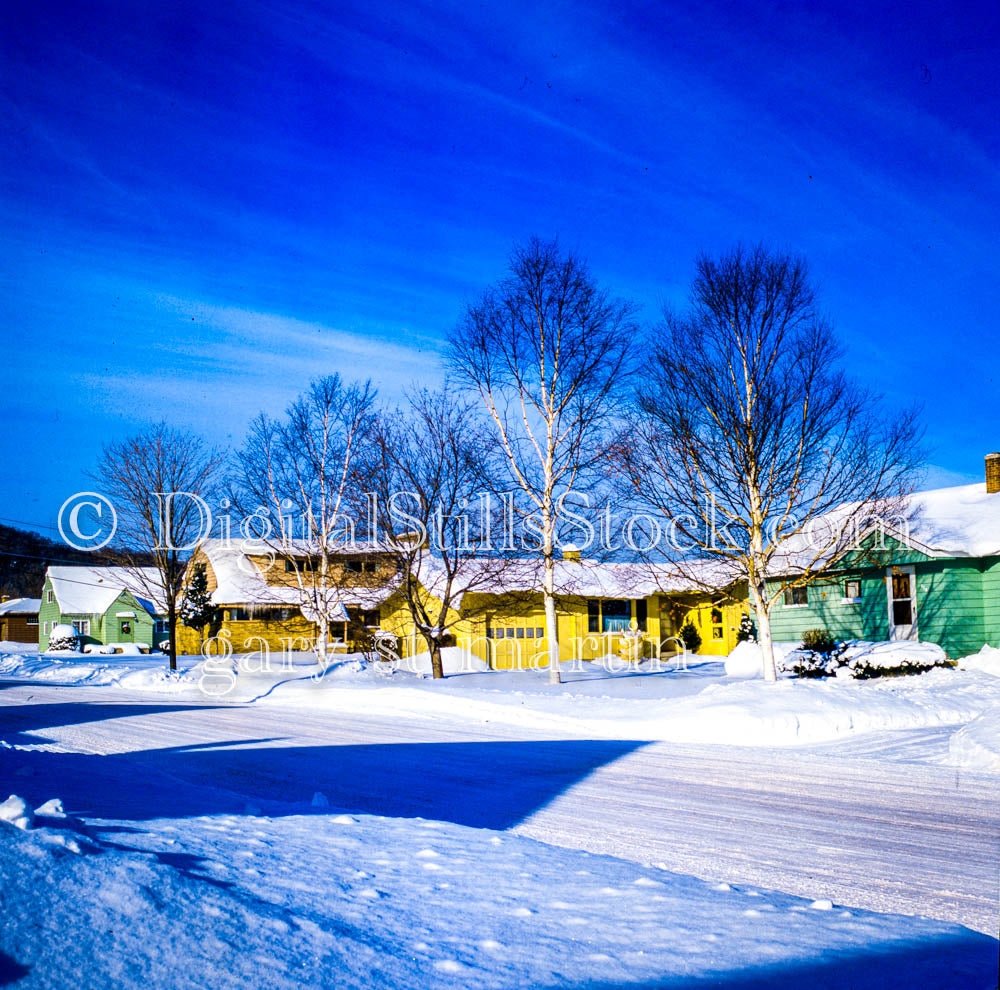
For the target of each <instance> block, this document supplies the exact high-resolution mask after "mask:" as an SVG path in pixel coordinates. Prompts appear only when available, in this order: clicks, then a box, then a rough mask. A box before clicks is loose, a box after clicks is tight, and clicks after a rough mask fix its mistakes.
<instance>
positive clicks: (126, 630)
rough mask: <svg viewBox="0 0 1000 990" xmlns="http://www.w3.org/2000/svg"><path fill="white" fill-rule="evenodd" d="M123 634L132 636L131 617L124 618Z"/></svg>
mask: <svg viewBox="0 0 1000 990" xmlns="http://www.w3.org/2000/svg"><path fill="white" fill-rule="evenodd" d="M121 634H122V635H123V636H131V635H132V620H131V619H122V624H121Z"/></svg>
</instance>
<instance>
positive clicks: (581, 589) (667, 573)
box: [200, 540, 730, 608]
mask: <svg viewBox="0 0 1000 990" xmlns="http://www.w3.org/2000/svg"><path fill="white" fill-rule="evenodd" d="M200 549H201V551H202V552H203V553H204V554H205V556H206V557H207V558H208V561H209V563H210V564H211V566H212V570H213V571H214V572H215V579H216V582H217V587H216V590H215V591H214V592H213V593H212V601H213V602H215V604H216V605H245V604H251V605H269V604H274V605H298V604H299V602H300V600H301V592H300V591H299V589H298V588H297V587H296V586H294V585H284V584H277V583H275V584H269V583H268V581H267V575H266V574H265V573H264V572H262V571H261V570H260V568H258V567H257V565H256V564H255V563H254V562H253V560H251V559H250V556H249V555H248V554H247V553H246V552H244V550H243V548H242V547H241V546H240V543H239V542H238V541H231V542H227V541H225V540H206V541H205V542H203V543H202V544H201V545H200ZM262 552H263V551H262ZM685 572H686V573H685ZM685 572H680V571H678V569H677V568H675V567H671V566H670V565H667V564H646V563H642V562H639V561H634V562H620V561H618V562H604V561H597V560H587V559H586V558H584V559H583V560H559V561H556V584H555V586H556V593H557V594H560V595H574V596H579V597H581V598H646V597H647V596H649V595H655V594H657V593H661V592H682V591H695V590H698V589H699V588H702V587H706V586H707V587H712V586H714V585H720V586H722V585H726V584H728V583H730V582H729V580H727V579H725V578H723V577H722V576H721V575H719V574H715V573H714V571H713V570H712V565H711V564H710V563H708V562H704V563H701V564H699V565H691V564H690V563H688V564H686V565H685ZM417 577H418V579H419V580H420V583H421V584H422V585H423V586H424V588H426V589H427V591H428V592H430V593H431V594H433V595H437V596H439V597H440V595H441V594H442V593H443V591H444V587H445V582H446V575H445V572H444V568H443V567H442V565H441V563H440V561H439V560H438V559H437V558H435V557H433V556H431V555H424V556H423V558H422V560H421V561H420V566H419V569H418V573H417ZM698 578H700V580H698ZM397 587H398V581H397V580H390V581H387V582H386V583H385V584H383V585H380V586H378V587H359V586H351V587H344V588H340V589H337V594H338V596H339V598H340V600H341V602H342V603H343V604H344V605H345V606H350V607H358V608H375V607H377V606H378V605H379V604H381V603H382V602H384V601H385V600H386V599H387V598H388V597H389V596H390V595H392V594H393V592H395V591H396V589H397ZM541 588H542V562H541V561H540V560H539V559H536V558H522V559H517V560H508V561H498V560H496V559H493V558H483V559H481V560H474V561H466V562H465V563H464V564H463V565H462V567H461V570H460V572H459V574H458V576H457V578H456V581H455V585H454V589H453V590H454V593H455V598H456V602H455V604H456V605H460V604H461V599H462V597H463V596H464V594H466V593H468V592H482V593H485V594H505V593H518V592H520V593H529V592H539V591H541Z"/></svg>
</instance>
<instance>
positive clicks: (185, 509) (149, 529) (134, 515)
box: [94, 423, 224, 670]
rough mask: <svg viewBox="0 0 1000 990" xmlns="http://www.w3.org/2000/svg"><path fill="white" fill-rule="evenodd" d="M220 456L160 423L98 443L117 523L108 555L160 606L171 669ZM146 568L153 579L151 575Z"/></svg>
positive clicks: (98, 475)
mask: <svg viewBox="0 0 1000 990" xmlns="http://www.w3.org/2000/svg"><path fill="white" fill-rule="evenodd" d="M223 460H224V459H223V455H222V454H221V453H220V452H219V451H217V450H214V449H212V448H210V447H209V446H208V445H207V444H206V443H205V441H204V440H203V439H202V438H201V437H199V436H197V435H195V434H193V433H189V432H186V431H184V430H179V429H175V428H173V427H171V426H168V425H167V424H166V423H158V424H157V425H156V426H153V427H151V428H150V429H149V430H147V431H146V432H144V433H139V434H137V435H136V436H133V437H130V438H128V439H126V440H121V441H116V442H114V443H110V444H108V445H107V446H105V447H104V451H103V455H102V459H101V467H100V470H99V471H97V472H95V473H94V478H95V481H97V482H98V483H99V484H101V485H102V486H103V488H104V490H105V491H106V492H107V494H108V496H109V497H110V499H111V501H112V502H113V503H114V506H115V510H116V512H117V514H118V527H117V530H116V536H115V541H114V544H113V545H112V546H111V547H109V549H108V551H107V555H108V556H109V557H110V559H111V560H112V561H113V562H114V563H115V564H117V565H118V566H120V567H124V568H125V569H126V570H127V571H128V572H129V573H130V574H131V575H132V576H133V578H134V580H135V583H136V585H137V586H138V587H140V588H142V589H143V590H145V592H146V594H147V595H148V597H149V598H150V599H151V600H152V601H154V602H162V603H163V605H164V606H165V608H166V611H167V634H168V639H169V646H168V654H169V657H170V669H171V670H176V669H177V618H178V608H179V603H180V600H181V598H182V597H183V590H184V574H185V571H186V569H187V554H188V552H189V551H190V550H192V549H193V548H194V546H195V544H196V543H197V542H198V540H199V539H201V538H203V537H204V536H205V535H207V530H208V527H209V525H210V520H211V517H210V515H209V514H208V513H209V512H210V511H211V510H210V509H209V508H208V503H207V502H206V501H205V500H206V499H207V498H208V497H209V496H210V495H211V494H212V492H213V491H214V489H215V486H216V485H217V483H218V481H219V472H220V470H221V468H222V465H223ZM150 565H152V566H153V567H154V568H155V574H156V576H155V578H152V579H150V578H149V576H148V574H149V569H150Z"/></svg>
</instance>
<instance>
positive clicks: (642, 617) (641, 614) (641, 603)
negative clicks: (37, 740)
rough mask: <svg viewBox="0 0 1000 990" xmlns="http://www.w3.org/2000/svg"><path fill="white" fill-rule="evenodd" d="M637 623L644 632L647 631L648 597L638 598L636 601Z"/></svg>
mask: <svg viewBox="0 0 1000 990" xmlns="http://www.w3.org/2000/svg"><path fill="white" fill-rule="evenodd" d="M635 624H636V625H637V626H638V627H639V629H640V630H641V631H642V632H645V631H646V599H645V598H637V599H636V601H635Z"/></svg>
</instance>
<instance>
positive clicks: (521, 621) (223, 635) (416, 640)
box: [178, 552, 746, 669]
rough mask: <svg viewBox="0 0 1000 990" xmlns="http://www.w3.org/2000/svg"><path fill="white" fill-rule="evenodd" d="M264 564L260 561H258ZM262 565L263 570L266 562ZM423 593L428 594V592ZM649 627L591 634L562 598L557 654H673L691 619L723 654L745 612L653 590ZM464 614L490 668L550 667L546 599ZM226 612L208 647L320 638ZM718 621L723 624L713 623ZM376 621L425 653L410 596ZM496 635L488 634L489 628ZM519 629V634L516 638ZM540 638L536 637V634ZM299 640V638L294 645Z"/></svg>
mask: <svg viewBox="0 0 1000 990" xmlns="http://www.w3.org/2000/svg"><path fill="white" fill-rule="evenodd" d="M195 563H205V564H206V565H207V566H206V571H207V578H208V587H209V590H215V588H216V587H217V583H216V578H215V574H214V572H213V570H212V566H211V563H210V562H209V561H208V560H207V559H206V558H205V557H204V555H202V554H201V553H200V552H198V553H196V554H195V555H194V557H193V558H192V564H195ZM255 563H257V564H258V566H261V565H264V564H266V561H264V560H263V559H262V560H260V561H255ZM261 569H262V570H263V569H264V567H263V566H262V567H261ZM267 573H268V579H269V583H272V584H282V585H285V584H288V583H290V582H292V583H293V582H294V581H295V576H294V574H287V573H286V572H285V571H284V566H283V564H281V563H280V562H278V563H277V564H276V565H275V566H274V567H273V568H272V569H271V570H270V571H268V572H267ZM392 573H393V572H392V569H391V568H390V567H389V566H387V565H385V564H384V563H380V564H379V570H378V572H377V573H375V574H373V573H367V574H349V575H344V577H346V578H347V579H348V580H349V581H350V582H351V583H352V584H354V583H356V584H359V585H360V584H363V583H364V584H367V585H368V586H376V587H377V586H378V585H379V584H380V583H383V582H385V581H387V580H388V579H389V577H391V576H392ZM425 595H426V593H425ZM426 598H427V600H428V601H429V602H430V603H431V605H432V606H433V607H432V608H431V609H430V610H429V611H430V612H431V614H432V615H433V614H436V609H438V608H440V604H439V602H438V601H437V599H435V598H433V596H430V595H426ZM645 602H646V630H645V632H644V634H643V635H642V636H641V637H639V638H637V637H634V636H631V637H630V636H628V635H622V634H620V633H591V632H589V631H588V610H587V600H586V599H584V598H569V597H564V598H560V599H559V600H558V602H557V609H556V621H557V628H558V634H559V653H560V657H561V659H563V660H574V659H579V660H595V659H598V658H601V657H604V656H607V655H608V654H613V655H617V656H620V657H623V658H625V659H631V660H634V659H638V658H640V657H652V656H657V655H660V656H670V655H672V654H674V653H676V652H678V651H679V649H680V645H679V642H678V641H677V639H676V637H677V636H678V634H679V632H680V629H681V627H682V626H683V625H684V624H685V623H686V622H691V623H692V624H693V625H694V626H695V628H696V629H697V630H698V632H699V634H700V635H701V638H702V645H701V649H700V651H699V652H700V653H702V654H704V655H708V656H725V655H727V654H728V653H729V652H730V651H731V650H732V649H733V647H734V646H735V645H736V635H737V632H738V630H739V624H740V617H741V615H742V613H743V611H744V610H745V607H746V606H745V605H744V604H742V603H741V604H736V603H732V602H728V601H727V602H723V601H722V600H721V599H720V598H719V597H718V596H712V595H710V594H708V593H692V594H686V595H676V594H674V595H651V596H649V597H648V598H647V599H646V600H645ZM462 604H463V611H462V613H461V614H459V613H457V612H455V611H452V612H451V613H450V614H449V616H448V627H449V633H450V636H451V640H450V644H453V645H457V646H460V647H462V648H464V649H467V650H469V651H470V652H471V653H473V654H474V655H475V656H477V657H479V658H480V659H482V660H485V661H486V662H487V663H489V664H490V665H491V666H493V667H496V668H499V669H504V668H511V667H546V666H548V642H547V639H546V638H545V634H544V631H545V613H544V609H543V603H542V596H541V595H540V594H536V595H520V596H517V597H516V598H511V597H502V596H497V595H493V596H491V595H484V594H481V593H471V594H468V595H466V596H465V599H464V600H463V603H462ZM229 614H230V613H229V610H228V609H226V608H225V607H223V609H222V621H221V622H219V623H216V624H214V625H213V626H212V627H210V629H208V630H207V635H208V636H209V637H213V642H212V644H211V652H219V651H224V650H225V649H226V644H227V643H228V644H229V645H231V648H232V651H233V652H236V653H245V652H258V651H260V650H269V651H270V652H271V653H281V652H282V651H283V650H284V649H287V648H291V649H305V648H309V647H307V646H306V643H309V644H310V645H312V644H314V643H315V638H316V634H317V630H316V627H315V626H314V625H313V624H312V623H309V622H307V621H306V620H305V619H304V618H302V616H301V615H297V616H296V617H295V618H293V619H290V620H287V621H284V622H282V621H278V620H276V619H270V618H264V617H261V618H251V619H249V620H245V621H234V620H230V617H229ZM631 618H632V623H633V627H635V626H637V614H636V602H635V601H632V602H631ZM720 618H721V620H722V621H721V622H719V621H716V620H718V619H720ZM379 626H380V628H381V629H384V630H386V631H388V632H391V633H392V634H394V635H395V636H396V637H397V641H398V652H399V654H400V656H403V657H408V656H412V655H413V654H414V653H422V652H424V651H425V650H426V649H427V644H426V642H425V640H424V638H423V636H421V635H420V633H419V631H418V630H417V628H416V626H415V624H414V623H413V621H412V619H411V617H410V613H409V609H408V608H407V606H406V602H405V599H404V598H403V596H402V595H401V594H399V593H396V594H393V595H391V596H390V597H389V598H388V599H387V600H386V601H385V602H383V603H382V605H381V606H380V608H379ZM488 628H489V629H490V630H491V631H492V632H493V635H492V636H487V629H488ZM507 630H513V632H512V634H511V635H510V636H509V637H508V636H507V635H503V636H498V635H497V633H498V632H501V631H503V632H506V631H507ZM518 631H520V632H521V635H517V633H518ZM539 632H540V633H541V635H540V636H539V635H536V634H537V633H539ZM344 634H345V630H344V627H343V626H342V625H341V624H340V623H335V624H334V626H333V627H332V628H331V637H332V638H335V639H341V638H342V637H343V636H344ZM292 641H297V642H294V643H293V642H292ZM365 645H367V644H363V643H361V642H348V643H347V648H349V649H351V650H357V649H361V648H363V647H364V646H365ZM178 649H179V652H181V653H198V652H199V649H200V638H199V633H198V631H197V630H195V629H192V628H189V627H187V626H181V627H179V630H178Z"/></svg>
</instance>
